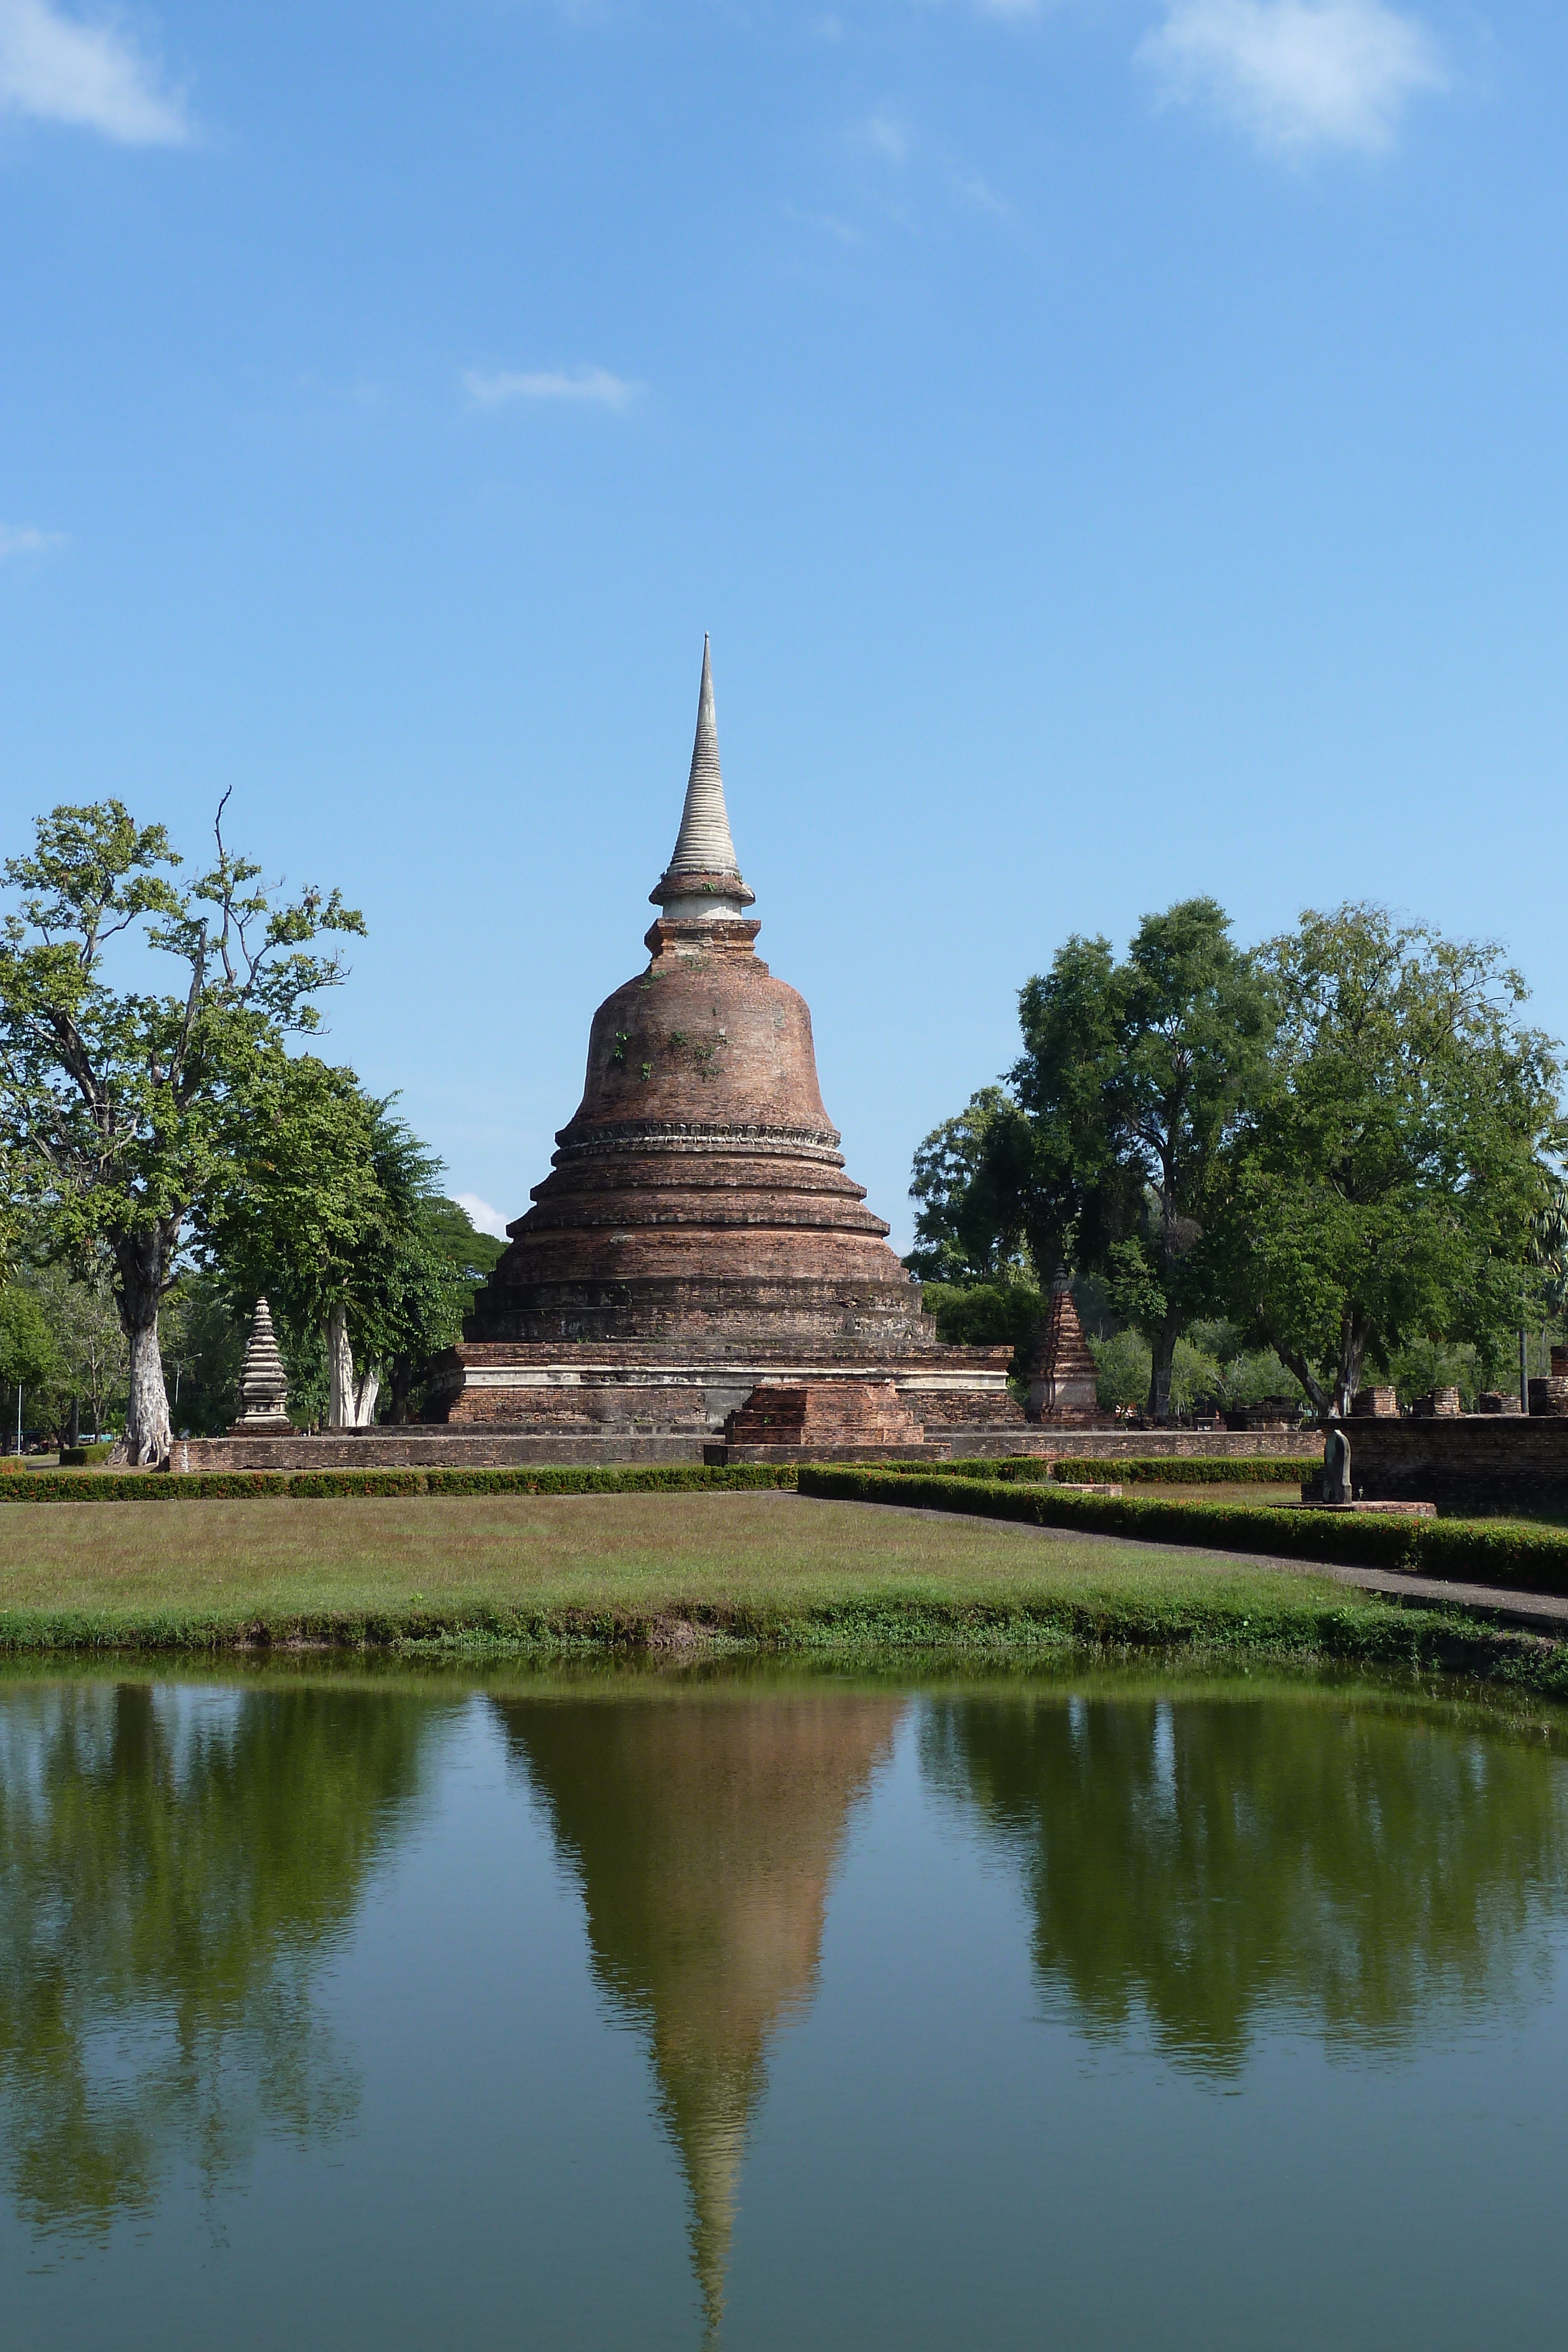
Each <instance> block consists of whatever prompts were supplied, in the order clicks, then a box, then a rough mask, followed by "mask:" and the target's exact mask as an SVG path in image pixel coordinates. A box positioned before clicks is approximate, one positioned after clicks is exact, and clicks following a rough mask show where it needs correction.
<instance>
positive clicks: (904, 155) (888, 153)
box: [860, 107, 909, 163]
mask: <svg viewBox="0 0 1568 2352" xmlns="http://www.w3.org/2000/svg"><path fill="white" fill-rule="evenodd" d="M860 135H861V138H862V141H863V142H864V143H865V145H866V146H868V147H869V148H870V149H871V151H872V152H873V154H875V155H880V156H881V157H882V159H883V162H884V163H904V162H906V161H907V159H908V155H909V133H908V131H906V130H905V128H904V124H903V123H902V122H900V121H899V120H898V117H897V116H896V115H895V114H894V113H892V112H890V111H889V110H888V109H887V108H886V107H879V108H878V109H877V111H876V112H875V113H874V114H873V115H871V116H869V117H868V119H867V120H866V121H864V122H862V125H861V131H860Z"/></svg>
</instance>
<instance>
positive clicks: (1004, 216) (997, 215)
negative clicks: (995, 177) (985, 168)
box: [947, 167, 1013, 221]
mask: <svg viewBox="0 0 1568 2352" xmlns="http://www.w3.org/2000/svg"><path fill="white" fill-rule="evenodd" d="M947 176H948V185H949V186H950V187H951V189H952V191H953V198H954V202H955V203H956V204H960V205H964V206H965V207H966V208H967V210H968V211H970V212H975V213H989V214H990V215H991V217H992V219H993V220H1000V221H1010V220H1011V219H1012V217H1013V208H1012V206H1011V205H1009V202H1008V200H1007V198H1006V197H1005V196H998V194H997V192H996V190H995V188H993V187H992V185H991V184H990V182H989V181H988V180H987V179H985V178H983V177H982V175H981V174H980V173H978V172H966V171H961V170H959V169H957V168H956V167H955V168H954V169H953V170H952V171H951V172H949V173H948V175H947Z"/></svg>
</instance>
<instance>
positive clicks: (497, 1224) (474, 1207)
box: [456, 1192, 507, 1242]
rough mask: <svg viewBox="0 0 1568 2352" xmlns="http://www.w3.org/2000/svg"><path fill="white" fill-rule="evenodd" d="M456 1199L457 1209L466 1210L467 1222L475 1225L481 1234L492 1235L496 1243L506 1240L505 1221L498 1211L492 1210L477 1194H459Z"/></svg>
mask: <svg viewBox="0 0 1568 2352" xmlns="http://www.w3.org/2000/svg"><path fill="white" fill-rule="evenodd" d="M456 1199H457V1205H458V1207H459V1208H460V1209H466V1210H467V1212H468V1216H469V1222H470V1223H473V1224H475V1225H477V1227H478V1228H479V1231H480V1232H481V1233H482V1234H495V1236H496V1239H497V1241H498V1242H504V1241H505V1240H506V1238H507V1220H506V1219H505V1217H503V1215H502V1214H501V1212H500V1211H499V1209H493V1208H492V1207H491V1206H490V1203H489V1202H488V1201H482V1200H481V1199H480V1198H479V1195H478V1193H477V1192H459V1193H458V1194H457V1196H456Z"/></svg>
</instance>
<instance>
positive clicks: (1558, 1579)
mask: <svg viewBox="0 0 1568 2352" xmlns="http://www.w3.org/2000/svg"><path fill="white" fill-rule="evenodd" d="M800 1492H801V1493H802V1494H803V1495H815V1496H821V1498H822V1499H824V1500H833V1501H839V1502H855V1503H903V1504H905V1505H910V1506H913V1507H915V1508H918V1509H921V1510H927V1511H956V1512H961V1513H964V1514H967V1515H968V1516H971V1517H980V1518H993V1519H1013V1520H1021V1521H1023V1522H1024V1523H1025V1524H1026V1525H1029V1526H1033V1527H1053V1528H1083V1529H1084V1530H1086V1531H1092V1532H1093V1533H1094V1534H1096V1535H1108V1536H1130V1537H1132V1538H1134V1539H1135V1540H1137V1541H1138V1542H1141V1543H1171V1544H1197V1545H1202V1546H1204V1547H1205V1548H1206V1549H1214V1550H1216V1551H1239V1552H1271V1553H1273V1554H1275V1555H1276V1556H1277V1557H1279V1558H1282V1559H1304V1560H1312V1559H1316V1560H1322V1562H1323V1563H1324V1564H1325V1566H1326V1565H1338V1566H1342V1567H1346V1568H1385V1569H1394V1570H1402V1571H1404V1572H1405V1573H1406V1574H1409V1575H1415V1576H1430V1577H1435V1578H1441V1579H1443V1580H1447V1581H1448V1582H1451V1583H1465V1584H1483V1585H1494V1586H1504V1587H1512V1588H1514V1589H1516V1590H1518V1591H1526V1592H1551V1593H1565V1594H1568V1531H1564V1530H1560V1529H1557V1528H1539V1527H1531V1526H1529V1525H1525V1524H1521V1523H1520V1522H1518V1521H1509V1520H1506V1519H1505V1520H1497V1519H1417V1518H1402V1517H1386V1518H1385V1517H1381V1516H1379V1515H1376V1514H1374V1513H1371V1512H1368V1513H1365V1514H1361V1513H1358V1512H1354V1511H1309V1510H1302V1509H1301V1507H1299V1506H1286V1507H1279V1506H1276V1505H1274V1504H1271V1503H1196V1502H1195V1503H1187V1502H1178V1501H1177V1500H1176V1499H1175V1498H1174V1497H1169V1496H1160V1497H1158V1498H1157V1499H1156V1498H1154V1497H1151V1496H1145V1497H1142V1498H1140V1497H1138V1496H1134V1495H1123V1496H1113V1495H1064V1494H1061V1493H1055V1494H1053V1493H1052V1492H1051V1486H1049V1485H1048V1484H1047V1485H1042V1484H1036V1485H1033V1486H1029V1487H1027V1488H1024V1489H1021V1490H1020V1488H1019V1486H1017V1485H1016V1484H1013V1485H1007V1484H1003V1483H1002V1482H1000V1481H999V1480H998V1481H997V1482H994V1483H993V1484H991V1485H988V1486H986V1485H982V1484H980V1483H979V1482H977V1480H975V1479H973V1478H967V1477H965V1478H953V1477H949V1476H947V1475H946V1473H945V1472H944V1473H942V1474H940V1475H936V1476H931V1475H919V1474H914V1475H910V1474H905V1475H900V1476H890V1475H888V1473H887V1472H886V1471H885V1470H881V1469H878V1470H873V1471H866V1470H860V1469H851V1468H848V1467H845V1468H842V1469H840V1468H836V1467H830V1466H828V1465H821V1466H820V1467H815V1468H814V1467H812V1466H811V1465H810V1464H803V1465H801V1469H800Z"/></svg>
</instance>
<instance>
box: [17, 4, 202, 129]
mask: <svg viewBox="0 0 1568 2352" xmlns="http://www.w3.org/2000/svg"><path fill="white" fill-rule="evenodd" d="M0 109H5V110H10V111H11V112H13V113H16V114H30V115H34V116H36V117H37V119H38V120H39V121H43V122H70V123H75V124H77V125H78V126H79V127H80V128H82V129H83V130H87V131H101V132H102V133H103V135H104V137H105V138H106V139H118V140H120V142H122V143H123V144H124V145H126V146H128V147H178V146H181V145H183V142H185V141H186V140H188V139H189V138H190V136H191V125H190V121H189V118H188V117H187V115H186V112H185V104H184V100H183V96H182V94H181V93H180V92H179V91H178V90H171V89H166V88H164V87H162V83H161V79H160V76H159V74H158V71H157V68H155V67H154V65H153V64H152V60H151V59H150V58H148V57H147V56H146V55H145V54H144V53H143V51H142V49H141V47H140V46H139V44H138V43H137V41H136V38H135V37H134V35H133V34H131V32H130V31H129V30H128V29H127V28H126V27H125V26H123V25H122V24H120V23H119V22H118V21H116V20H115V19H114V18H113V17H109V16H105V17H100V18H99V21H98V22H97V23H95V24H90V25H88V24H83V23H81V22H80V21H79V19H78V18H77V17H74V16H62V15H61V14H60V12H59V10H58V9H57V8H55V7H53V6H51V5H50V0H0Z"/></svg>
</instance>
